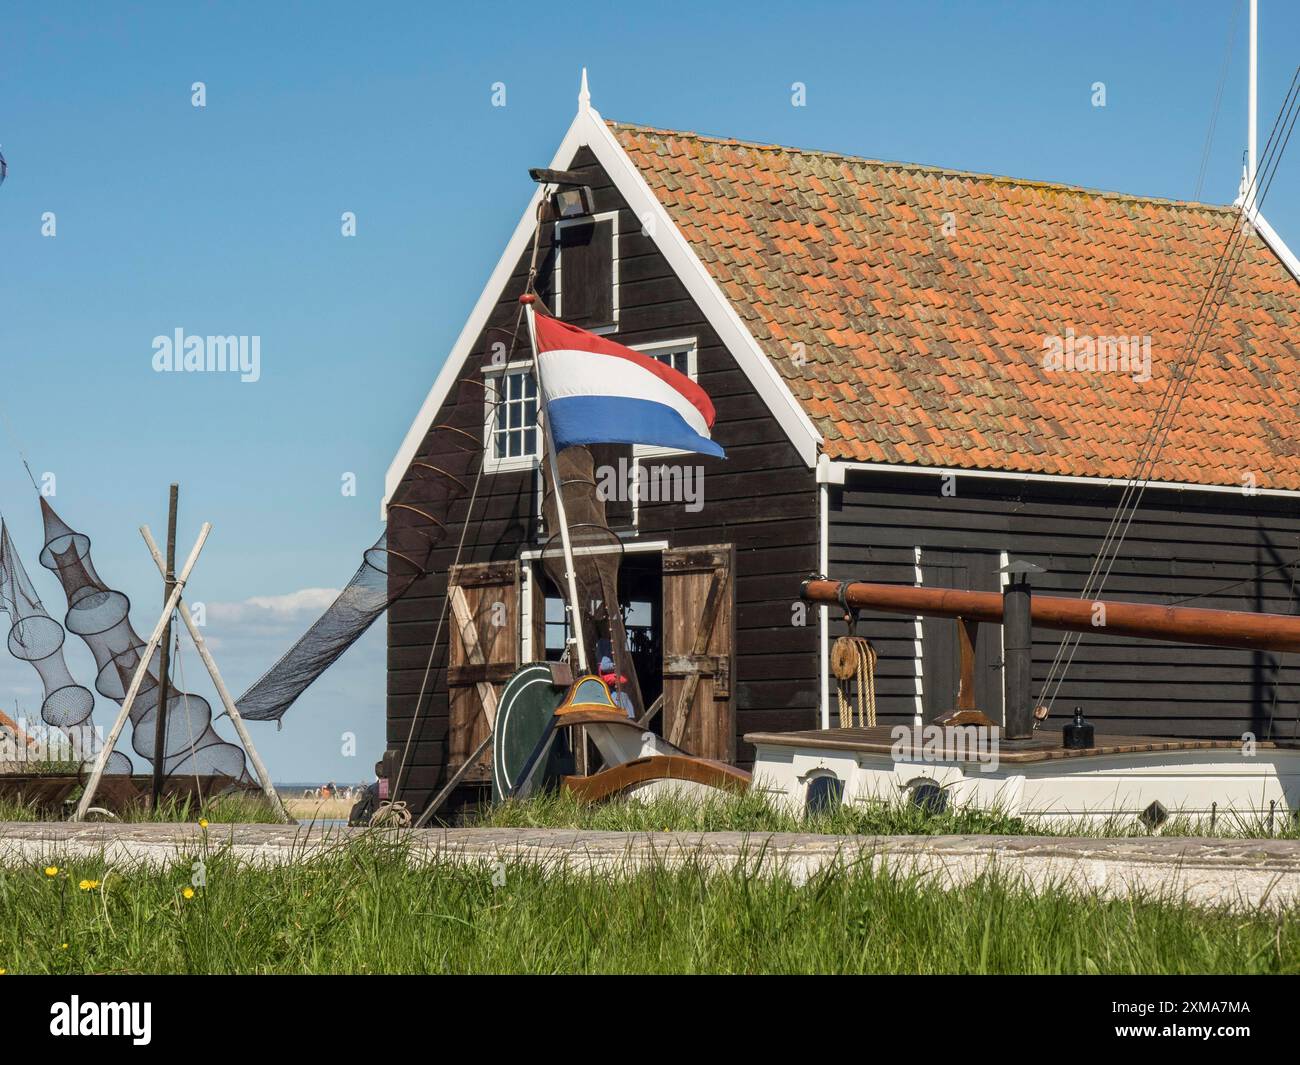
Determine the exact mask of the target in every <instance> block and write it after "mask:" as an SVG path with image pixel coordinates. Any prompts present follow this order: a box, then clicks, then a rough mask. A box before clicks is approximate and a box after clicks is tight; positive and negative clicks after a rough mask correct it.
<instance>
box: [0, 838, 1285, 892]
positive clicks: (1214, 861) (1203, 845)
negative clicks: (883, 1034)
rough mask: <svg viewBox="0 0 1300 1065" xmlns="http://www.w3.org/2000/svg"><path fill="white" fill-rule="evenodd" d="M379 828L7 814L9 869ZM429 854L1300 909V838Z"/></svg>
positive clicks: (628, 842) (297, 847)
mask: <svg viewBox="0 0 1300 1065" xmlns="http://www.w3.org/2000/svg"><path fill="white" fill-rule="evenodd" d="M368 834H370V830H368V829H361V828H345V827H340V826H329V827H320V826H308V825H298V826H293V825H290V826H285V825H227V824H213V825H210V826H209V827H208V828H207V829H206V830H204V829H200V828H199V827H198V826H197V825H194V824H111V823H109V824H106V823H92V824H68V823H65V822H31V821H27V822H22V821H16V822H0V865H5V866H11V867H12V866H15V865H25V864H35V863H38V862H43V861H46V860H49V859H55V858H57V859H60V860H62V861H65V862H66V861H68V860H71V859H75V858H97V857H99V856H100V855H103V856H104V857H105V858H106V859H107V860H108V861H109V862H110V863H112V864H116V865H117V866H118V867H119V868H122V867H126V866H131V865H146V866H153V867H158V866H165V865H168V864H171V863H172V862H176V861H183V860H186V859H187V857H188V856H193V855H195V854H197V853H199V852H201V851H202V850H203V849H204V847H205V839H204V837H205V836H206V847H207V849H209V850H212V849H215V848H222V849H225V850H227V851H228V852H229V853H230V854H231V855H233V856H234V857H235V858H236V859H237V860H239V861H245V862H250V863H284V862H293V861H305V860H310V858H311V857H312V856H314V855H319V854H320V853H321V852H323V851H325V850H328V849H329V848H331V847H337V846H340V845H342V844H345V843H347V842H348V841H349V840H355V839H358V838H361V837H364V836H366V835H368ZM382 835H383V838H385V839H393V840H400V841H402V842H404V843H405V844H406V845H407V846H408V847H409V853H410V859H411V860H412V861H414V862H418V863H434V862H457V863H462V864H470V863H473V864H495V863H498V862H507V863H513V862H519V861H522V862H530V863H534V864H537V865H541V866H544V867H549V868H560V867H565V868H568V869H571V870H575V871H586V872H592V873H596V874H600V875H605V876H611V877H613V876H618V875H625V874H626V873H628V872H632V871H635V870H637V869H639V868H645V867H646V866H647V865H648V864H650V863H652V862H655V861H661V862H668V863H673V864H678V863H683V862H699V863H701V864H703V865H705V866H707V867H709V868H712V869H731V868H734V867H735V866H736V864H737V863H739V862H745V863H746V864H747V865H748V866H749V867H751V868H757V869H759V870H760V871H772V872H774V871H776V870H778V869H781V870H784V871H785V872H786V873H787V874H788V875H790V876H792V877H795V878H798V879H804V878H807V877H808V876H811V875H812V874H814V873H815V872H816V871H817V870H819V869H821V868H823V867H825V866H826V865H828V864H832V863H836V862H839V863H849V862H862V863H869V864H870V865H872V866H873V867H881V866H883V867H885V868H888V869H890V870H892V871H894V872H895V873H899V874H902V875H915V876H918V877H922V878H925V879H927V880H929V881H932V882H934V883H936V884H938V885H940V886H942V887H945V888H959V887H960V886H961V885H962V884H964V883H967V882H968V881H970V880H971V879H973V878H974V877H977V876H979V875H980V874H981V873H984V872H986V871H988V870H989V869H990V868H994V869H996V870H997V871H998V872H1000V873H1001V874H1003V875H1005V876H1008V877H1010V878H1012V879H1014V880H1016V881H1017V882H1019V883H1022V884H1023V885H1024V886H1025V887H1027V888H1029V889H1031V890H1042V889H1043V888H1045V887H1048V886H1051V885H1064V886H1068V887H1071V888H1073V889H1075V890H1080V891H1093V890H1095V891H1099V892H1101V893H1103V894H1105V895H1107V896H1111V897H1117V898H1127V897H1133V896H1152V895H1158V896H1163V897H1176V898H1178V899H1180V900H1183V901H1185V902H1187V903H1190V904H1193V905H1201V906H1211V905H1228V906H1233V907H1237V908H1244V909H1257V908H1265V909H1269V910H1279V909H1283V908H1290V907H1297V906H1300V841H1298V840H1268V839H1260V840H1223V839H1195V838H1165V839H1162V838H1149V839H1092V838H1086V837H1051V836H817V835H805V834H800V833H792V832H752V833H744V832H592V831H586V830H574V829H558V828H527V829H516V828H451V829H428V830H419V831H409V830H407V831H396V830H394V831H386V832H384V833H383V834H382Z"/></svg>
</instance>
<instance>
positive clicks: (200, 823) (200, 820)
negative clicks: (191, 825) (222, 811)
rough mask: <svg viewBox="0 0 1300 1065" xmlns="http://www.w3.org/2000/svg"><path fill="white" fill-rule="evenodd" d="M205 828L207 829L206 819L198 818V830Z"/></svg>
mask: <svg viewBox="0 0 1300 1065" xmlns="http://www.w3.org/2000/svg"><path fill="white" fill-rule="evenodd" d="M207 827H208V819H207V818H206V817H200V818H199V828H207Z"/></svg>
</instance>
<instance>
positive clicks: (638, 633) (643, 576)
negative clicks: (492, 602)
mask: <svg viewBox="0 0 1300 1065" xmlns="http://www.w3.org/2000/svg"><path fill="white" fill-rule="evenodd" d="M662 567H663V563H662V558H661V554H660V552H659V551H628V552H627V553H626V554H624V555H623V558H622V560H621V562H620V565H619V571H618V599H619V605H620V607H621V609H622V613H623V626H624V630H625V632H626V640H627V654H628V658H629V659H630V660H631V663H632V666H633V668H634V669H635V670H636V676H637V682H638V684H639V686H640V692H641V700H642V704H643V705H642V707H641V710H642V712H644V709H645V707H648V706H652V705H654V702H655V700H656V699H658V698H659V696H660V695H661V694H662V693H663V668H662V666H663V568H662ZM530 578H531V579H530V583H531V584H532V587H533V598H532V602H533V620H532V647H533V654H532V657H533V658H534V659H542V658H544V659H546V660H547V661H552V662H553V661H557V660H558V659H559V658H561V657H562V656H563V654H564V648H565V646H566V645H567V643H568V640H569V636H570V626H569V618H568V611H567V610H566V609H565V600H564V597H563V596H562V595H561V594H560V592H559V590H558V589H557V588H556V587H555V586H554V584H552V582H551V581H550V580H548V579H547V577H546V574H545V573H544V572H543V569H542V566H541V565H540V564H539V563H538V562H537V561H533V562H532V563H531V575H530ZM539 652H540V653H539ZM595 653H596V649H595V648H589V649H588V655H589V657H590V658H592V659H593V665H594V664H595Z"/></svg>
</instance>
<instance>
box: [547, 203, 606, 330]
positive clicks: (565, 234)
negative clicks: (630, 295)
mask: <svg viewBox="0 0 1300 1065" xmlns="http://www.w3.org/2000/svg"><path fill="white" fill-rule="evenodd" d="M553 299H554V301H553V303H552V305H551V306H552V309H553V310H554V311H555V313H556V315H557V316H558V317H559V318H561V319H563V320H564V321H566V322H569V323H570V324H571V325H576V326H579V327H581V328H582V329H589V330H591V331H592V332H596V333H612V332H615V331H616V330H617V329H618V212H617V211H607V212H606V213H604V214H597V215H591V216H589V217H585V218H571V219H564V220H563V221H559V222H556V223H555V274H554V297H553Z"/></svg>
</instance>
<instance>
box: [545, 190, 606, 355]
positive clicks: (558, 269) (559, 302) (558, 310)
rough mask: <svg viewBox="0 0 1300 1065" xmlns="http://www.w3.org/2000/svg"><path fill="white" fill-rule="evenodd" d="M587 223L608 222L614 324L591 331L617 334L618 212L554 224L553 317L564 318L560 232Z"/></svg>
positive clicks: (562, 249) (570, 219) (564, 219)
mask: <svg viewBox="0 0 1300 1065" xmlns="http://www.w3.org/2000/svg"><path fill="white" fill-rule="evenodd" d="M588 222H609V223H610V237H609V247H610V270H611V274H610V278H611V281H612V283H613V296H612V300H611V305H612V307H613V316H614V322H613V324H612V325H602V326H600V327H599V328H597V329H592V330H590V332H592V333H617V332H618V212H617V211H602V212H601V213H600V214H589V215H584V216H582V217H581V218H562V219H560V220H559V221H558V222H556V223H555V306H554V307H553V308H552V310H553V311H554V312H555V317H556V318H560V319H563V317H564V244H563V242H562V241H561V240H560V230H561V229H563V228H564V227H566V226H576V225H584V224H586V223H588Z"/></svg>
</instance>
